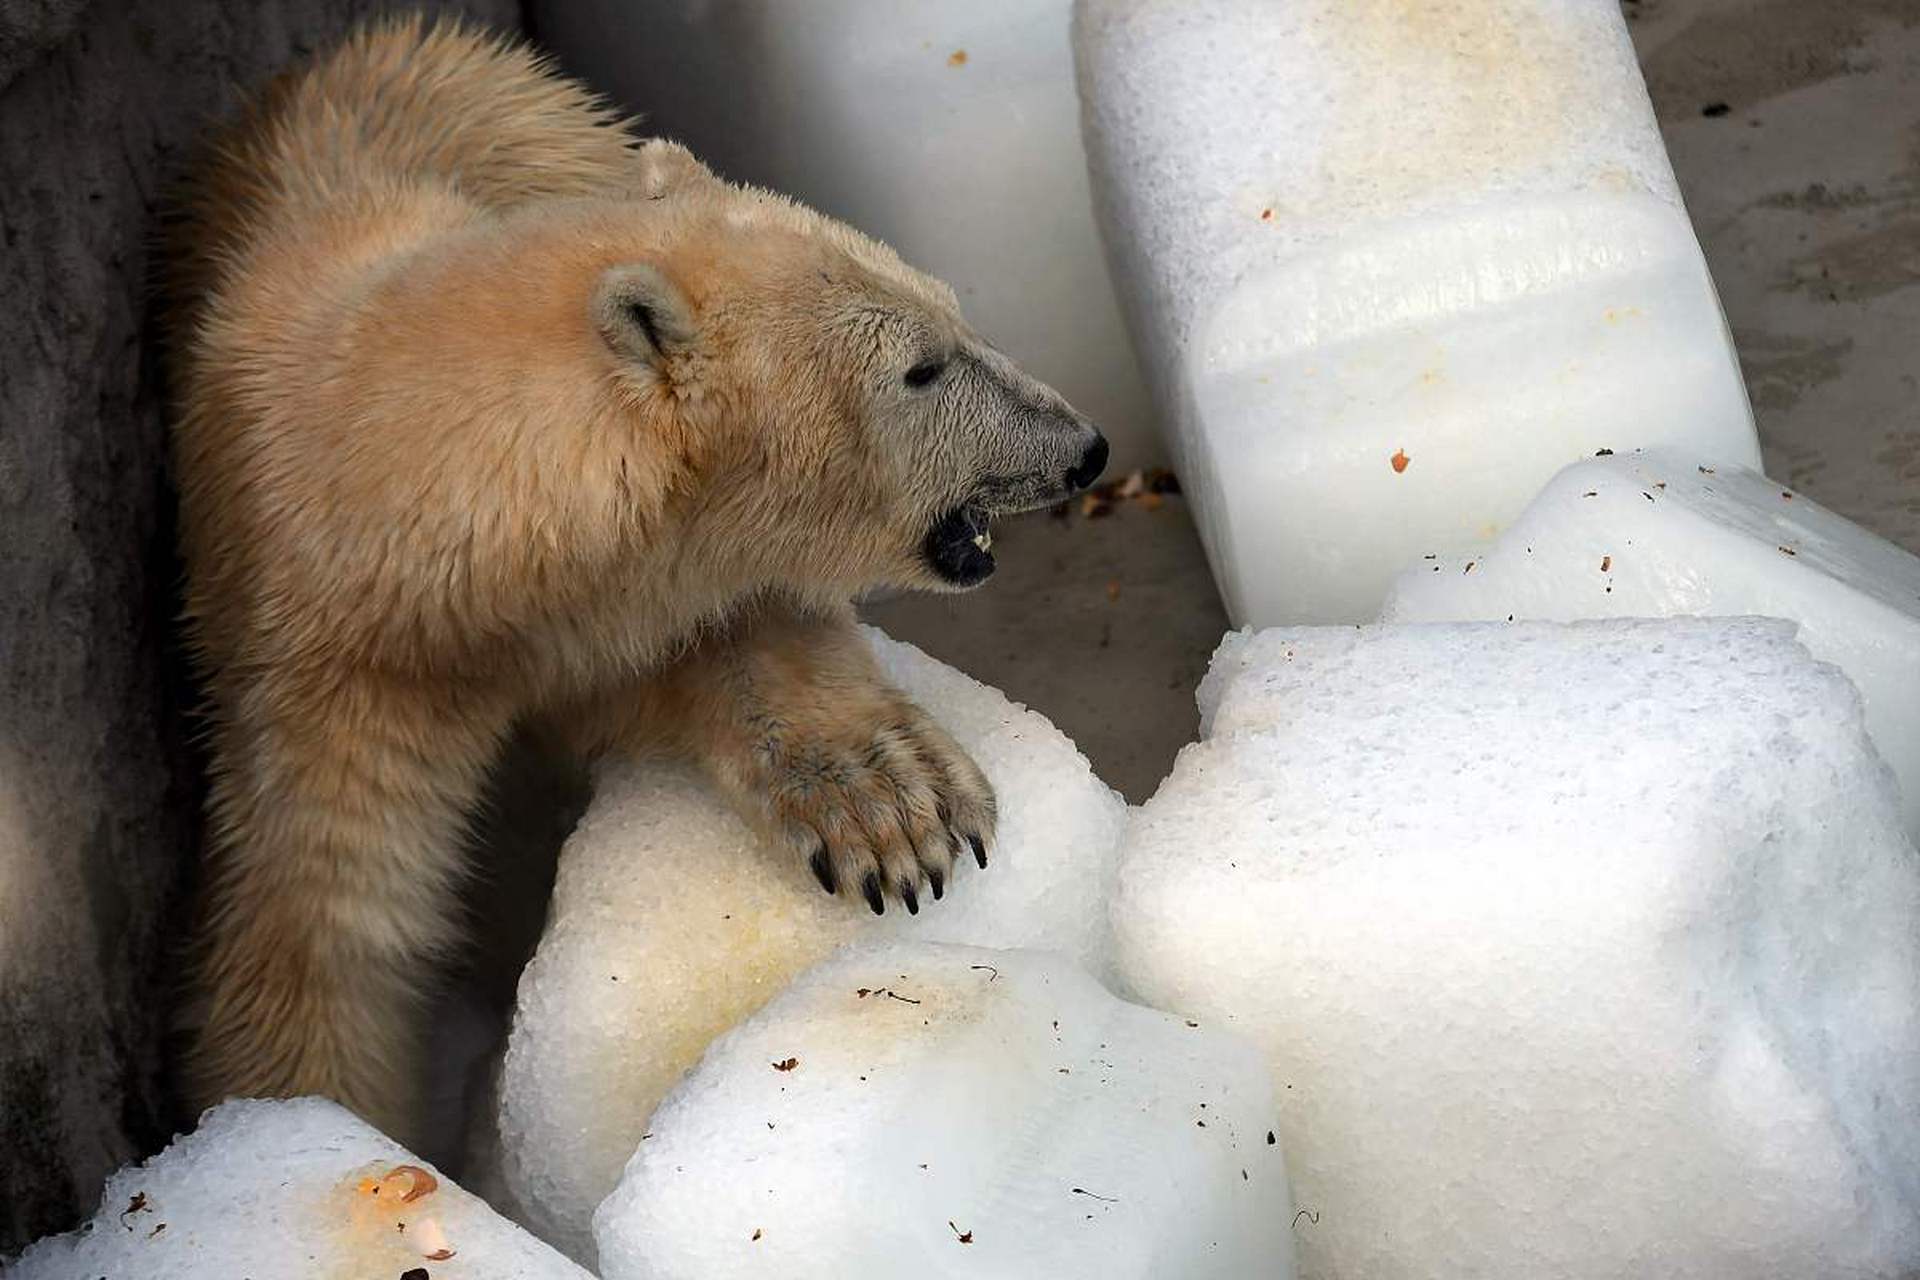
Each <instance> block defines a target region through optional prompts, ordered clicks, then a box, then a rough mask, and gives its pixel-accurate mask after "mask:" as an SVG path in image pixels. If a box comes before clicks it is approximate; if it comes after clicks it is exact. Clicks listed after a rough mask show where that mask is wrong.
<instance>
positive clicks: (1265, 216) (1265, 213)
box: [1260, 209, 1273, 222]
mask: <svg viewBox="0 0 1920 1280" xmlns="http://www.w3.org/2000/svg"><path fill="white" fill-rule="evenodd" d="M1260 221H1262V222H1272V221H1273V210H1271V209H1262V210H1261V211H1260Z"/></svg>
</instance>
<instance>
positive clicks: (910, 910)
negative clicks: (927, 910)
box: [900, 880, 920, 916]
mask: <svg viewBox="0 0 1920 1280" xmlns="http://www.w3.org/2000/svg"><path fill="white" fill-rule="evenodd" d="M900 901H902V902H904V903H906V904H907V914H908V915H910V916H917V915H919V914H920V895H919V894H918V893H915V892H914V886H913V885H911V884H909V883H908V882H907V881H905V880H902V881H901V882H900Z"/></svg>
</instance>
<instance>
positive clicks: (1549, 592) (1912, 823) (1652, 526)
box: [1382, 450, 1920, 835]
mask: <svg viewBox="0 0 1920 1280" xmlns="http://www.w3.org/2000/svg"><path fill="white" fill-rule="evenodd" d="M1469 566H1471V567H1470V568H1469ZM1742 613H1753V614H1767V615H1771V616H1774V617H1780V618H1791V619H1793V620H1794V621H1795V622H1797V623H1799V624H1800V640H1801V642H1802V643H1803V644H1805V645H1806V646H1807V648H1808V649H1809V650H1811V651H1812V653H1813V655H1814V656H1815V657H1816V658H1821V659H1824V660H1825V661H1828V662H1831V663H1833V664H1835V665H1836V666H1838V667H1839V668H1840V669H1841V670H1842V671H1845V672H1846V673H1847V675H1848V676H1850V677H1852V679H1853V682H1854V684H1856V685H1858V686H1859V688H1860V694H1861V697H1862V698H1863V699H1864V700H1865V702H1866V709H1867V728H1868V730H1869V731H1871V732H1872V734H1873V739H1874V742H1875V743H1876V744H1877V745H1878V746H1879V748H1880V754H1881V755H1883V756H1885V757H1886V759H1887V762H1888V763H1889V764H1890V765H1892V766H1893V771H1894V773H1895V774H1896V775H1897V776H1898V777H1899V779H1900V785H1901V791H1902V796H1903V799H1902V812H1903V813H1904V814H1905V817H1906V824H1907V831H1908V833H1909V834H1914V835H1920V557H1916V556H1914V555H1912V554H1910V553H1909V552H1907V551H1904V550H1902V549H1901V548H1899V547H1896V546H1894V545H1893V544H1892V543H1890V542H1887V541H1884V540H1883V539H1880V538H1877V537H1875V536H1874V535H1873V534H1871V533H1868V532H1867V531H1866V530H1865V529H1862V528H1861V527H1860V526H1859V525H1856V524H1854V523H1852V522H1851V521H1848V520H1846V519H1844V518H1842V517H1840V516H1837V515H1835V514H1834V513H1833V512H1831V511H1828V510H1827V509H1826V508H1825V507H1822V506H1818V505H1816V504H1815V503H1813V502H1810V501H1808V500H1807V499H1806V498H1805V497H1802V496H1801V495H1800V494H1797V493H1795V492H1793V491H1792V490H1791V489H1788V488H1785V487H1784V486H1782V485H1779V484H1776V483H1775V482H1774V481H1772V480H1769V479H1767V478H1766V477H1765V476H1763V475H1761V474H1759V473H1758V472H1754V471H1748V470H1746V469H1744V468H1739V467H1725V466H1714V465H1711V464H1709V463H1706V462H1703V461H1701V460H1700V459H1697V458H1693V457H1690V456H1688V455H1686V454H1681V453H1674V452H1671V451H1667V450H1648V451H1646V452H1644V453H1635V454H1632V455H1627V454H1619V455H1615V456H1613V457H1610V458H1596V459H1593V460H1591V461H1587V462H1582V463H1578V464H1576V465H1574V466H1571V467H1568V468H1567V469H1566V470H1565V471H1562V472H1561V473H1560V474H1559V475H1558V476H1556V477H1554V479H1553V481H1552V483H1550V484H1549V485H1548V486H1547V487H1546V488H1545V489H1544V490H1542V491H1541V493H1540V496H1539V497H1537V498H1535V499H1534V501H1533V504H1532V505H1531V506H1529V507H1528V508H1527V509H1526V511H1525V512H1524V513H1523V514H1522V515H1521V517H1520V518H1519V519H1518V520H1516V521H1515V522H1514V523H1513V527H1512V528H1510V529H1508V530H1507V532H1505V533H1504V534H1502V535H1501V536H1500V538H1499V540H1498V541H1496V542H1495V543H1494V544H1493V546H1492V547H1490V548H1488V549H1486V550H1485V551H1482V552H1478V553H1476V554H1474V555H1472V556H1467V557H1446V556H1439V555H1436V556H1435V557H1434V558H1433V559H1430V560H1422V561H1419V562H1418V563H1416V564H1414V565H1413V566H1412V567H1411V568H1409V569H1407V570H1406V571H1405V572H1403V573H1402V574H1401V575H1400V577H1399V578H1398V579H1396V580H1395V583H1394V587H1393V591H1392V592H1391V593H1390V594H1389V595H1388V597H1387V603H1386V606H1385V611H1384V612H1383V614H1382V617H1383V618H1384V619H1385V620H1387V621H1399V622H1437V621H1447V620H1453V619H1472V618H1477V619H1486V620H1489V621H1496V622H1497V621H1499V620H1501V619H1504V618H1509V617H1512V618H1519V619H1526V618H1539V619H1548V620H1552V621H1563V622H1565V621H1572V620H1574V619H1576V618H1625V617H1653V616H1663V615H1668V614H1742Z"/></svg>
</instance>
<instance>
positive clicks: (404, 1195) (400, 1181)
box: [361, 1164, 440, 1204]
mask: <svg viewBox="0 0 1920 1280" xmlns="http://www.w3.org/2000/svg"><path fill="white" fill-rule="evenodd" d="M370 1181H372V1180H371V1179H363V1180H362V1182H361V1189H362V1190H365V1188H366V1183H367V1182H370ZM439 1189H440V1179H438V1178H436V1177H434V1176H433V1175H432V1174H430V1173H428V1172H427V1171H426V1170H425V1169H422V1168H421V1167H420V1166H419V1165H417V1164H402V1165H395V1166H394V1168H393V1172H392V1173H389V1174H388V1175H387V1176H386V1177H384V1178H382V1179H380V1181H379V1182H378V1183H376V1184H375V1185H374V1188H373V1194H374V1195H382V1194H393V1195H395V1196H396V1198H397V1199H398V1200H399V1202H400V1203H401V1204H412V1203H413V1202H414V1201H415V1200H419V1199H421V1198H423V1197H425V1196H430V1195H432V1194H433V1193H434V1192H435V1191H438V1190H439Z"/></svg>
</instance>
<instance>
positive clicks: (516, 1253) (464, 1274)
mask: <svg viewBox="0 0 1920 1280" xmlns="http://www.w3.org/2000/svg"><path fill="white" fill-rule="evenodd" d="M6 1274H7V1276H8V1278H9V1280H82V1278H83V1277H85V1278H89V1280H90V1278H91V1277H95V1276H103V1277H107V1276H110V1277H112V1278H113V1280H136V1278H137V1280H209V1278H210V1277H216V1276H218V1277H235V1278H236V1280H237V1278H238V1277H242V1276H245V1277H249V1278H250V1280H313V1277H317V1276H342V1277H346V1276H351V1277H354V1278H355V1280H362V1278H364V1280H394V1278H396V1277H398V1278H400V1280H405V1277H409V1276H412V1277H416V1280H417V1277H419V1276H426V1275H433V1276H442V1277H447V1278H448V1280H452V1278H454V1277H458V1278H459V1280H490V1278H492V1280H592V1278H591V1277H590V1276H588V1275H587V1273H586V1272H584V1271H582V1270H581V1269H580V1268H579V1267H577V1266H575V1265H574V1264H573V1263H571V1262H569V1261H567V1259H565V1258H563V1257H561V1256H560V1255H559V1254H557V1253H555V1252H554V1251H553V1250H552V1249H549V1248H548V1247H547V1246H546V1245H544V1244H541V1243H540V1242H539V1241H538V1240H536V1239H534V1238H533V1237H532V1236H530V1235H528V1234H527V1233H526V1232H524V1231H522V1230H521V1229H520V1228H519V1227H516V1226H515V1225H513V1224H512V1223H511V1222H508V1221H507V1220H506V1219H505V1218H502V1217H500V1216H499V1215H498V1214H496V1213H494V1212H493V1210H491V1209H489V1208H488V1207H487V1206H486V1205H485V1204H484V1203H483V1202H481V1201H480V1200H479V1199H477V1198H476V1197H474V1196H471V1195H468V1194H467V1193H466V1192H465V1191H462V1190H461V1189H460V1188H459V1187H458V1186H456V1185H454V1184H453V1183H452V1182H450V1181H448V1180H447V1179H446V1178H445V1177H443V1176H441V1175H440V1174H439V1173H438V1172H437V1171H436V1170H435V1169H434V1168H433V1167H432V1166H431V1165H428V1164H426V1163H424V1162H422V1161H420V1160H418V1159H416V1158H415V1157H414V1156H412V1155H410V1154H409V1153H408V1152H407V1151H406V1149H405V1148H403V1147H401V1146H399V1145H397V1144H396V1143H394V1142H392V1141H391V1140H389V1139H388V1138H386V1137H384V1136H382V1135H381V1134H380V1133H378V1132H377V1131H375V1130H374V1129H372V1128H371V1127H369V1126H368V1125H367V1124H365V1123H364V1122H363V1121H361V1120H360V1119H359V1118H358V1117H356V1116H355V1115H354V1114H353V1113H352V1112H350V1111H347V1110H345V1109H343V1108H341V1107H338V1106H335V1105H334V1104H333V1103H331V1102H326V1101H323V1100H321V1099H318V1098H300V1099H296V1100H294V1101H291V1102H251V1101H242V1102H229V1103H226V1104H224V1105H223V1106H219V1107H215V1108H214V1109H213V1110H211V1111H209V1112H207V1113H206V1115H204V1116H203V1117H201V1120H200V1127H199V1128H198V1129H196V1130H194V1132H193V1133H191V1134H189V1135H188V1136H186V1137H183V1138H180V1139H177V1140H176V1141H175V1142H174V1144H173V1145H172V1146H170V1147H168V1148H167V1149H166V1150H165V1151H163V1152H161V1153H160V1154H159V1155H157V1156H155V1157H154V1158H153V1159H151V1160H149V1161H147V1162H146V1163H145V1164H143V1165H129V1166H128V1167H127V1168H125V1169H122V1170H121V1171H120V1172H119V1173H116V1174H115V1175H114V1176H113V1177H112V1178H110V1179H109V1180H108V1181H107V1189H106V1191H105V1193H104V1194H103V1195H102V1196H101V1197H100V1211H99V1213H97V1214H95V1215H94V1218H93V1221H92V1222H91V1223H89V1224H88V1225H87V1226H85V1227H83V1228H81V1229H80V1230H79V1231H76V1232H73V1233H72V1234H70V1235H64V1236H54V1237H51V1238H49V1239H46V1240H42V1241H41V1242H40V1243H39V1244H37V1245H35V1246H33V1247H32V1248H31V1249H28V1250H27V1252H26V1253H25V1254H24V1255H22V1257H21V1258H20V1259H19V1261H18V1262H17V1263H16V1264H15V1265H14V1266H13V1268H12V1269H10V1270H8V1271H7V1273H6Z"/></svg>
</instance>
